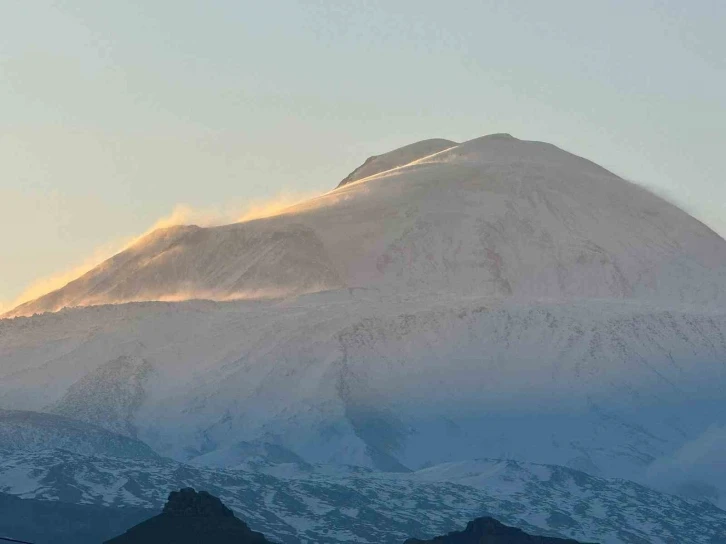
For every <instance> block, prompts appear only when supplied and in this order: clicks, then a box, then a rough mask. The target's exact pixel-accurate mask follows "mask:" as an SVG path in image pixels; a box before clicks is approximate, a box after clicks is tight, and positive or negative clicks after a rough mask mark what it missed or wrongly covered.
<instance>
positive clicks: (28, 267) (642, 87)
mask: <svg viewBox="0 0 726 544" xmlns="http://www.w3.org/2000/svg"><path fill="white" fill-rule="evenodd" d="M724 28H726V2H724V1H722V0H713V1H710V0H689V1H685V0H673V1H668V0H661V1H648V0H628V1H616V0H607V1H605V0H603V1H594V0H589V1H583V0H571V1H570V0H549V1H547V2H544V1H539V0H537V1H512V0H510V1H504V0H502V1H490V2H487V1H484V0H471V1H456V0H448V1H445V2H438V1H437V2H432V1H428V0H367V1H363V0H359V1H354V0H335V1H334V0H330V1H303V0H299V1H292V0H275V1H269V2H264V1H259V0H256V1H243V0H237V1H232V0H227V1H225V0H214V1H201V0H198V1H183V0H168V1H167V0H139V1H132V0H122V1H121V0H119V1H115V2H111V1H107V2H99V1H97V0H88V1H86V0H68V1H50V0H47V1H43V0H2V1H0V226H1V227H2V228H1V229H0V305H2V304H3V303H4V304H5V305H6V306H7V305H8V304H10V303H12V302H13V301H14V299H15V298H16V297H17V296H18V295H19V294H20V293H21V292H22V291H23V290H24V288H25V287H26V286H27V285H28V284H31V283H34V282H36V281H37V280H39V279H41V278H47V277H48V276H51V275H54V274H56V273H61V272H64V271H68V270H69V269H72V268H74V267H76V266H79V265H81V264H82V263H84V262H88V259H93V258H96V259H98V258H101V257H103V256H106V255H107V254H108V253H109V252H112V251H113V250H114V249H118V248H119V247H121V246H122V245H123V243H124V242H125V241H127V240H129V239H130V238H131V237H133V236H135V235H138V234H140V233H142V232H144V231H146V230H147V229H148V228H150V227H151V226H152V225H153V224H154V223H155V222H156V221H157V220H158V219H159V218H161V217H163V216H168V215H169V214H171V213H172V211H173V210H174V208H175V206H176V205H177V204H186V205H188V206H191V207H192V208H194V209H195V210H200V211H197V212H195V213H192V214H188V215H189V217H188V218H189V219H191V220H195V221H202V220H207V219H208V218H209V217H210V216H213V215H215V214H216V215H222V216H224V217H232V218H233V217H237V216H239V215H240V214H241V213H242V212H243V211H244V210H246V209H248V208H249V207H250V206H251V205H255V206H257V205H260V203H261V202H263V201H265V200H267V199H275V198H276V197H278V196H279V195H281V194H282V195H283V197H284V198H285V199H287V200H290V199H294V198H296V197H299V196H303V195H307V194H310V193H314V192H321V191H325V190H328V189H331V188H332V187H334V186H335V184H336V183H337V182H338V181H339V180H340V179H341V178H343V177H344V176H345V175H346V174H347V173H348V172H349V171H350V170H352V169H353V168H354V167H355V166H357V165H358V164H359V163H360V162H362V161H363V160H364V159H365V158H366V157H367V156H369V155H371V154H376V153H380V152H385V151H387V150H390V149H392V148H394V147H398V146H400V145H403V144H407V143H411V142H413V141H416V140H421V139H424V138H432V137H443V138H449V139H454V140H459V141H461V140H466V139H469V138H473V137H477V136H481V135H484V134H488V133H492V132H509V133H512V134H513V135H514V136H516V137H519V138H523V139H536V140H545V141H549V142H551V143H554V144H556V145H559V146H560V147H563V148H565V149H567V150H569V151H572V152H574V153H577V154H579V155H582V156H585V157H587V158H589V159H591V160H594V161H595V162H597V163H599V164H601V165H603V166H605V167H607V168H609V169H611V170H613V171H615V172H616V173H618V174H620V175H622V176H623V177H626V178H628V179H631V180H635V181H638V182H641V183H643V184H646V185H648V186H651V187H656V188H658V190H659V191H661V192H662V193H665V194H667V195H669V196H670V197H671V199H673V200H675V201H676V202H677V203H679V204H680V205H681V206H683V207H684V208H686V209H687V210H688V211H690V212H691V213H693V214H694V215H696V216H697V217H699V218H700V219H702V220H703V221H705V222H706V223H707V224H709V225H710V226H711V227H712V228H714V229H715V230H717V231H718V232H720V233H721V234H722V235H726V183H725V182H726V176H725V173H726V168H725V167H724V164H725V162H724V161H725V157H724V154H726V135H725V129H726V33H725V32H724Z"/></svg>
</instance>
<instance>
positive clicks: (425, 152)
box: [338, 138, 458, 188]
mask: <svg viewBox="0 0 726 544" xmlns="http://www.w3.org/2000/svg"><path fill="white" fill-rule="evenodd" d="M456 145H458V144H457V143H456V142H452V141H451V140H445V139H443V138H432V139H429V140H421V141H420V142H415V143H413V144H409V145H405V146H403V147H399V148H398V149H394V150H393V151H389V152H388V153H384V154H382V155H373V156H372V157H368V158H367V159H366V161H365V162H364V163H363V164H361V165H360V166H359V167H358V168H356V169H355V170H353V171H352V172H351V173H350V174H348V175H347V176H346V177H345V178H344V179H343V181H341V182H340V183H339V184H338V188H340V187H343V186H344V185H348V184H349V183H353V182H354V181H358V180H361V179H364V178H368V177H370V176H375V175H376V174H380V173H382V172H386V171H387V170H392V169H394V168H399V167H401V166H405V165H407V164H410V163H412V162H414V161H417V160H419V159H423V158H424V157H428V156H429V155H433V154H434V153H439V152H440V151H444V150H445V149H449V148H451V147H455V146H456Z"/></svg>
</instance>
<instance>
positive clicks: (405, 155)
mask: <svg viewBox="0 0 726 544" xmlns="http://www.w3.org/2000/svg"><path fill="white" fill-rule="evenodd" d="M724 285H726V242H725V241H724V240H723V239H722V238H720V237H719V236H718V235H716V234H715V233H714V232H712V231H711V230H710V229H708V228H707V227H705V226H704V225H703V224H701V223H700V222H699V221H697V220H696V219H694V218H693V217H691V216H689V215H688V214H687V213H685V212H683V211H681V210H680V209H678V208H677V207H675V206H673V205H672V204H670V203H668V202H666V201H664V200H663V199H661V198H660V197H658V196H656V195H654V194H652V193H650V192H648V191H647V190H645V189H643V188H642V187H639V186H637V185H635V184H632V183H629V182H627V181H625V180H623V179H622V178H619V177H618V176H616V175H614V174H612V173H611V172H608V171H607V170H605V169H604V168H602V167H600V166H597V165H596V164H594V163H592V162H590V161H588V160H585V159H582V158H580V157H577V156H575V155H572V154H570V153H568V152H566V151H563V150H561V149H559V148H557V147H555V146H553V145H550V144H546V143H541V142H531V141H524V140H518V139H516V138H514V137H512V136H510V135H508V134H494V135H490V136H484V137H482V138H477V139H474V140H470V141H468V142H464V143H462V144H456V143H455V142H452V141H449V140H443V139H434V140H425V141H422V142H418V143H415V144H412V145H409V146H405V147H402V148H400V149H397V150H395V151H391V152H389V153H385V154H383V155H379V156H376V157H371V158H370V159H368V160H367V161H366V162H365V163H364V164H363V165H361V166H360V167H359V168H357V169H355V170H354V171H353V172H352V173H351V174H350V175H349V176H347V177H346V178H345V179H344V180H343V181H342V182H341V183H340V184H339V186H338V188H337V189H336V190H334V191H331V192H329V193H327V194H325V195H322V196H320V197H317V198H314V199H311V200H309V201H306V202H303V203H301V204H299V205H296V206H293V207H291V208H289V209H287V210H285V211H284V212H283V213H282V214H280V215H277V216H274V217H270V218H266V219H259V220H253V221H247V222H243V223H236V224H231V225H226V226H222V227H213V228H200V227H195V226H188V227H173V228H169V229H162V230H158V231H155V232H153V233H152V234H150V235H148V236H147V237H145V238H144V239H142V240H141V241H139V242H138V243H137V244H135V245H134V246H132V247H130V248H129V249H127V250H125V251H123V252H122V253H120V254H118V255H116V256H114V257H113V258H111V259H109V260H108V261H106V262H104V263H102V264H101V265H100V266H98V267H97V268H95V269H93V270H91V271H90V272H88V273H87V274H85V275H84V276H82V277H80V278H78V279H76V280H74V281H72V282H71V283H69V284H68V285H66V286H65V287H63V288H61V289H59V290H57V291H54V292H52V293H49V294H47V295H45V296H42V297H40V298H38V299H36V300H34V301H31V302H28V303H26V304H23V305H21V306H19V307H18V308H16V309H14V310H12V311H11V312H10V313H9V314H8V315H29V314H32V313H36V312H44V311H55V310H58V309H60V308H62V307H64V306H85V305H92V304H104V303H119V302H127V301H139V300H180V299H190V298H206V299H213V300H226V299H230V298H259V297H270V296H272V297H284V296H287V295H297V294H301V293H309V292H315V291H321V290H330V289H338V288H342V287H365V288H376V289H382V290H392V291H395V292H402V291H407V292H411V293H416V292H419V293H420V292H426V293H428V292H432V291H439V292H440V291H448V292H458V293H462V294H466V293H477V294H481V295H486V296H492V297H497V298H502V297H504V298H514V299H516V300H519V301H531V300H542V299H546V300H566V299H580V298H598V299H602V298H608V299H640V300H643V299H647V300H651V301H670V302H679V303H689V304H716V303H717V302H719V301H721V302H723V300H724V296H725V295H724V292H726V290H724V289H723V286H724Z"/></svg>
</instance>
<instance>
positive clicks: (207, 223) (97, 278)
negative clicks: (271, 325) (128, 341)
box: [4, 193, 339, 317]
mask: <svg viewBox="0 0 726 544" xmlns="http://www.w3.org/2000/svg"><path fill="white" fill-rule="evenodd" d="M302 199H304V197H303V196H301V195H299V194H296V193H283V194H281V195H276V196H275V197H273V198H271V199H261V200H255V201H252V202H251V203H249V204H248V205H247V206H245V207H244V208H243V209H241V210H240V209H239V208H237V209H230V210H219V209H213V208H207V209H200V208H194V207H192V206H189V205H186V204H178V205H177V206H175V207H174V209H173V211H172V213H171V214H169V215H168V216H165V217H162V218H161V219H159V220H157V221H156V222H155V223H154V225H153V226H152V227H151V228H150V229H148V230H147V231H146V232H145V233H144V234H142V235H141V236H136V237H131V238H126V239H125V240H121V241H118V242H115V243H112V244H106V245H104V246H103V247H101V248H99V249H97V250H96V251H94V252H93V255H92V256H91V257H89V258H87V259H86V260H84V262H83V263H81V264H80V265H78V266H74V267H72V268H71V269H70V270H68V271H67V272H63V273H60V274H56V275H53V276H50V277H48V278H43V279H41V280H38V281H36V282H34V283H33V284H31V285H30V286H29V287H28V288H27V289H26V290H25V291H24V292H23V293H22V294H21V296H20V297H18V298H17V299H16V300H15V302H14V303H12V304H8V305H7V310H10V308H13V307H14V309H13V310H10V311H7V313H5V314H4V316H5V317H11V316H19V315H32V314H33V313H36V312H44V311H57V310H60V309H61V308H64V307H72V306H89V305H95V304H107V303H122V302H131V301H143V300H160V301H181V300H188V299H211V300H236V299H247V298H270V297H281V296H285V295H289V294H299V293H304V292H309V291H316V290H320V289H327V288H330V287H334V286H337V285H338V284H339V282H338V280H337V275H336V273H335V272H334V271H332V270H329V269H327V268H326V264H325V262H326V257H325V255H323V254H321V251H322V248H321V246H320V243H319V241H317V240H316V239H315V236H314V234H313V233H311V232H310V231H307V230H306V229H304V228H300V227H299V226H297V227H295V226H290V227H288V226H285V227H282V228H281V229H278V230H275V228H274V227H273V228H272V229H270V228H267V227H266V226H265V225H263V224H255V225H247V224H245V225H243V223H239V222H244V223H246V222H248V221H252V220H254V219H259V218H269V217H271V216H275V215H279V214H281V213H284V210H285V209H287V208H289V207H290V206H292V205H294V204H296V203H298V202H300V200H302ZM191 223H193V224H191ZM228 223H231V224H228ZM190 224H191V225H190ZM225 224H228V225H227V226H226V227H223V225H225ZM268 242H269V243H268ZM265 248H266V251H265ZM307 261H310V262H307ZM297 266H302V267H303V268H310V270H309V273H308V274H307V275H306V274H302V275H298V274H296V273H293V272H292V270H293V269H295V268H296V267H297Z"/></svg>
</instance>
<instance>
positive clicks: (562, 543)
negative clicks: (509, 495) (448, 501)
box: [405, 517, 585, 544]
mask: <svg viewBox="0 0 726 544" xmlns="http://www.w3.org/2000/svg"><path fill="white" fill-rule="evenodd" d="M405 544H581V543H579V542H577V541H576V540H569V539H562V538H552V537H547V536H534V535H529V534H527V533H525V532H524V531H522V530H521V529H517V528H515V527H508V526H506V525H503V524H501V523H499V522H498V521H497V520H495V519H494V518H488V517H487V518H477V519H475V520H474V521H470V522H469V523H468V524H467V525H466V529H464V530H463V531H456V532H453V533H449V534H448V535H446V536H437V537H436V538H434V539H432V540H419V539H416V538H410V539H408V540H407V541H406V542H405ZM582 544H585V543H582Z"/></svg>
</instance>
